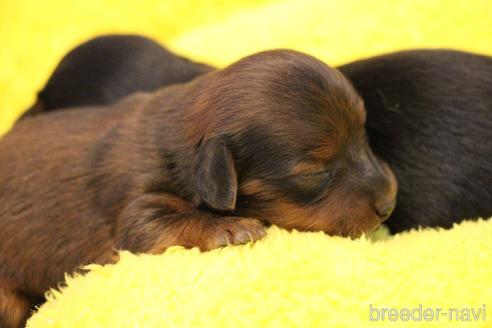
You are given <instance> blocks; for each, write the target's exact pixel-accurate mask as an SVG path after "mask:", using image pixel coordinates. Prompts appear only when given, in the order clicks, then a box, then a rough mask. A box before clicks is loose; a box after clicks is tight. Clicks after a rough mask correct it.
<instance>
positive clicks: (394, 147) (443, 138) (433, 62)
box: [339, 50, 492, 232]
mask: <svg viewBox="0 0 492 328" xmlns="http://www.w3.org/2000/svg"><path fill="white" fill-rule="evenodd" d="M339 69H340V70H341V71H342V72H343V73H344V74H345V75H346V76H347V77H348V78H349V79H351V80H352V82H353V83H354V85H355V88H356V89H357V91H358V92H359V93H360V94H361V96H362V97H363V99H364V102H365V104H366V108H367V124H366V128H367V133H368V135H369V138H370V145H371V148H372V149H373V150H374V152H375V153H376V154H377V155H378V156H379V157H380V158H382V159H383V160H385V161H386V162H387V163H388V164H389V165H390V167H391V169H392V170H393V171H394V173H395V175H396V177H397V179H398V185H399V188H398V189H399V191H398V201H397V206H396V208H395V211H394V212H393V214H392V216H391V218H390V219H389V220H388V221H386V224H387V225H388V226H389V228H390V230H391V231H392V232H400V231H402V230H407V229H411V228H415V227H419V226H422V227H426V226H427V227H429V226H430V227H436V226H437V227H446V228H450V227H452V226H453V224H454V223H456V222H460V221H461V220H463V219H472V218H479V217H482V218H489V217H490V216H492V188H491V182H492V58H491V57H488V56H482V55H477V54H472V53H466V52H461V51H452V50H415V51H402V52H397V53H393V54H388V55H383V56H377V57H373V58H369V59H365V60H360V61H357V62H354V63H351V64H347V65H344V66H342V67H340V68H339Z"/></svg>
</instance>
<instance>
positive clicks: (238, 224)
mask: <svg viewBox="0 0 492 328" xmlns="http://www.w3.org/2000/svg"><path fill="white" fill-rule="evenodd" d="M208 229H209V231H208V236H206V237H205V242H204V243H203V247H202V249H203V250H211V249H215V248H219V247H222V246H227V245H239V244H245V243H248V242H254V241H257V240H259V239H261V238H263V237H264V236H265V235H266V230H265V226H264V225H263V224H262V223H261V221H260V220H257V219H251V218H242V217H221V218H218V219H217V220H216V221H215V222H214V224H212V225H210V226H209V228H208Z"/></svg>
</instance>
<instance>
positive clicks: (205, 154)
mask: <svg viewBox="0 0 492 328" xmlns="http://www.w3.org/2000/svg"><path fill="white" fill-rule="evenodd" d="M195 191H196V193H197V194H198V197H199V198H200V201H201V202H202V203H205V204H207V206H209V207H210V208H213V209H216V210H220V211H232V210H234V208H235V207H236V196H237V173H236V168H235V167H234V160H233V158H232V154H231V152H230V151H229V149H228V148H227V145H226V144H225V142H224V140H223V139H222V138H220V137H214V138H211V139H204V140H203V141H202V142H201V144H200V145H199V147H198V155H197V157H196V162H195Z"/></svg>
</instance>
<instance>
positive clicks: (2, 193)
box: [0, 50, 396, 327]
mask: <svg viewBox="0 0 492 328" xmlns="http://www.w3.org/2000/svg"><path fill="white" fill-rule="evenodd" d="M364 121H365V110H364V106H363V103H362V101H361V99H360V98H359V96H358V95H357V94H356V92H355V91H354V89H353V88H352V86H351V84H350V83H349V82H348V81H347V80H346V79H345V78H344V77H343V75H342V74H341V73H339V72H338V71H337V70H335V69H332V68H329V67H328V66H326V65H325V64H323V63H321V62H320V61H318V60H316V59H315V58H313V57H310V56H307V55H304V54H301V53H298V52H294V51H288V50H278V51H269V52H263V53H260V54H256V55H253V56H250V57H246V58H245V59H242V60H240V61H238V62H237V63H235V64H233V65H231V66H229V67H227V68H226V69H224V70H220V71H216V72H213V73H210V74H207V75H204V76H202V77H199V78H198V79H196V80H194V81H192V82H190V83H188V84H182V85H175V86H171V87H168V88H164V89H161V90H159V91H157V92H155V93H152V94H136V95H133V96H131V97H128V98H125V99H124V100H122V101H120V102H118V103H116V104H114V105H111V106H107V107H100V108H99V109H98V110H85V108H80V109H72V110H67V111H54V112H52V113H47V114H45V115H40V116H38V117H35V118H31V119H29V120H24V121H22V122H19V123H18V124H16V125H15V127H14V128H13V130H12V131H11V132H10V133H9V134H7V135H6V136H5V137H3V139H1V140H0V167H1V168H2V169H1V170H0V181H1V186H0V227H1V229H0V322H1V325H2V327H19V326H20V325H22V323H23V322H24V321H25V319H26V317H27V316H28V311H29V307H30V305H31V304H32V299H33V297H34V298H35V297H37V296H40V295H42V294H43V293H44V292H45V291H46V290H47V289H48V288H50V287H54V286H56V285H57V284H58V283H59V282H61V281H62V280H63V275H64V273H65V272H73V271H74V270H76V269H77V268H78V267H80V265H83V264H87V263H93V262H95V263H111V262H114V261H116V260H117V253H116V251H117V250H119V249H125V250H130V251H133V252H145V253H161V252H162V251H163V250H165V249H166V248H167V247H169V246H171V245H183V246H185V247H195V246H197V247H199V248H201V249H202V250H210V249H213V248H216V247H220V246H224V245H227V244H239V243H244V242H248V241H250V240H252V241H254V240H257V239H259V238H261V237H262V236H263V235H264V234H265V230H264V223H263V222H262V221H264V222H267V223H271V224H277V225H279V226H281V227H284V228H289V229H291V228H292V229H299V230H312V231H316V230H322V231H325V232H326V233H328V234H336V235H344V236H358V235H359V234H360V233H362V232H366V231H370V230H372V229H374V228H375V227H377V226H379V225H380V224H381V222H382V221H383V220H384V219H386V218H387V217H388V216H389V214H390V213H391V211H392V209H393V207H394V203H395V193H396V181H395V178H394V176H393V174H392V173H391V171H390V170H389V169H388V167H387V165H386V164H384V163H383V162H381V161H380V160H378V159H377V158H376V157H375V156H374V155H373V153H372V152H371V150H370V149H369V147H368V144H367V140H366V134H365V130H364Z"/></svg>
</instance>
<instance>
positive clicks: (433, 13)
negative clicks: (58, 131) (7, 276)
mask: <svg viewBox="0 0 492 328" xmlns="http://www.w3.org/2000/svg"><path fill="white" fill-rule="evenodd" d="M110 33H136V34H141V35H145V36H149V37H152V38H154V39H156V40H158V41H160V42H162V43H163V44H164V45H166V46H167V47H168V48H170V49H171V50H173V51H176V52H178V53H180V54H182V55H185V56H188V57H191V58H193V59H195V60H200V61H204V62H207V63H209V64H213V65H217V66H224V65H227V64H228V63H231V62H232V61H234V60H237V59H239V58H240V57H242V56H245V55H248V54H251V53H253V52H257V51H260V50H265V49H271V48H279V47H282V48H293V49H296V50H300V51H304V52H307V53H310V54H312V55H314V56H317V57H319V58H320V59H322V60H324V61H326V62H327V63H328V64H331V65H338V64H342V63H346V62H349V61H351V60H355V59H359V58H364V57H368V56H372V55H376V54H380V53H384V52H390V51H394V50H401V49H408V48H422V47H432V48H442V47H447V48H456V49H462V50H468V51H474V52H478V53H484V54H489V55H492V40H491V38H490V37H491V35H492V34H491V33H492V2H491V1H490V0H474V1H458V0H435V1H429V0H413V1H397V0H395V1H393V0H378V1H367V0H344V1H339V0H278V1H272V0H241V1H226V0H208V1H200V0H148V1H118V0H72V1H61V0H43V1H37V0H22V1H15V0H3V1H1V2H0V44H1V45H2V47H1V51H0V95H1V97H0V135H1V134H3V133H5V132H7V131H8V129H9V128H10V127H11V125H12V124H13V122H14V121H15V119H16V117H18V116H19V115H20V113H21V112H22V111H23V110H25V109H26V108H27V107H28V106H29V105H30V104H31V103H32V102H33V101H34V99H35V95H36V92H37V90H39V89H40V88H41V87H42V85H43V84H44V83H45V81H46V80H47V78H48V76H49V75H50V74H51V72H52V71H53V69H54V67H55V66H56V64H57V63H58V62H59V60H60V59H61V57H62V56H63V55H64V54H65V53H66V52H67V51H69V50H70V49H71V48H73V47H74V46H76V45H78V44H79V43H81V42H83V41H85V40H87V39H89V38H91V37H94V36H97V35H101V34H110ZM470 133H473V131H470ZM0 169H1V168H0ZM376 239H377V241H374V240H372V241H371V240H370V239H368V238H365V237H364V238H361V239H358V240H350V239H344V238H339V237H329V236H326V235H324V234H322V233H299V232H287V231H284V230H281V229H278V228H275V227H273V228H271V229H270V231H269V234H268V236H267V237H266V238H265V239H264V240H262V241H259V242H258V243H256V244H254V245H245V246H238V247H227V248H224V249H220V250H216V251H212V252H208V253H200V252H198V251H197V250H195V249H194V250H185V249H182V248H179V247H175V248H172V249H169V250H168V251H167V252H166V253H165V254H163V255H161V256H150V255H134V254H130V253H126V252H124V253H122V254H121V255H122V259H121V261H120V262H119V263H118V264H116V265H108V266H104V267H101V266H91V267H90V268H91V271H90V273H88V274H87V275H85V276H83V277H80V276H79V277H67V284H68V287H66V288H63V289H62V290H61V291H52V292H50V293H49V295H48V298H49V301H48V302H47V303H46V304H45V305H43V306H42V307H41V309H40V310H39V311H38V312H37V314H35V315H34V316H33V317H32V318H31V320H30V321H29V323H28V327H30V328H40V327H407V326H408V327H417V326H418V327H420V326H424V327H492V319H491V318H492V265H491V263H492V251H491V239H492V221H490V220H489V221H478V222H464V223H462V224H460V225H457V226H455V227H454V228H453V229H451V230H431V229H429V230H423V231H412V232H410V233H404V234H400V235H396V236H392V237H389V236H385V235H384V234H383V235H381V236H379V237H378V238H376ZM389 308H394V309H396V310H395V311H397V312H398V318H397V320H393V321H392V320H390V318H389ZM426 308H429V309H431V310H432V311H433V316H432V318H431V317H430V316H429V315H427V317H426V316H425V313H422V312H425V311H424V310H425V309H426ZM438 308H441V313H442V312H446V313H447V314H446V316H444V315H436V310H437V309H438ZM384 309H388V312H385V311H384ZM405 309H408V312H409V313H410V315H409V316H406V314H405V313H406V310H405ZM455 310H456V311H455ZM383 312H384V313H385V317H384V318H383ZM392 313H394V311H393V312H392ZM419 313H420V316H419ZM428 313H429V311H428ZM391 318H392V319H394V318H395V316H394V315H393V316H392V317H391ZM429 318H431V319H432V320H426V319H429ZM405 319H407V320H405Z"/></svg>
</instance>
